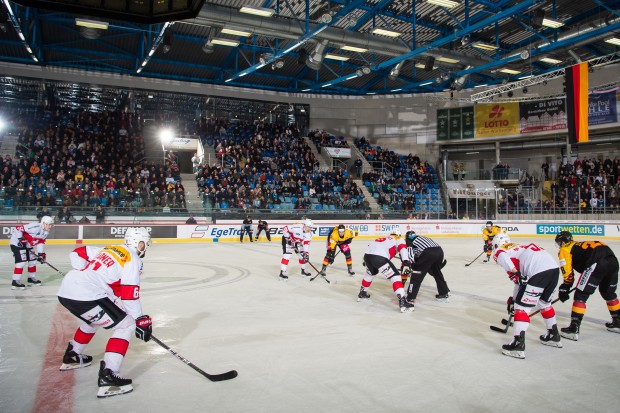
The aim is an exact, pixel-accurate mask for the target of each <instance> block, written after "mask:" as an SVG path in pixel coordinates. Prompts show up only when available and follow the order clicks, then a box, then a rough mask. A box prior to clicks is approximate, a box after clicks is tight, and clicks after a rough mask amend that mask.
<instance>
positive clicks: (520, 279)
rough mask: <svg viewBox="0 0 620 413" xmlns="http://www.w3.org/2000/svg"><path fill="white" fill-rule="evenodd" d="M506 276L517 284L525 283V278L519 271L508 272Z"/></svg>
mask: <svg viewBox="0 0 620 413" xmlns="http://www.w3.org/2000/svg"><path fill="white" fill-rule="evenodd" d="M508 277H510V280H511V281H512V282H513V283H515V284H519V285H525V284H527V278H526V277H525V276H524V275H523V274H521V271H517V272H508Z"/></svg>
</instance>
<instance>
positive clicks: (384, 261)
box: [357, 228, 414, 313]
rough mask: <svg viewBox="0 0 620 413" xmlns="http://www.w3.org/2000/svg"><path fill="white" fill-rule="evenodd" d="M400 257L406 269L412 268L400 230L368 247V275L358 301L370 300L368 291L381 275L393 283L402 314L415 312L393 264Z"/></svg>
mask: <svg viewBox="0 0 620 413" xmlns="http://www.w3.org/2000/svg"><path fill="white" fill-rule="evenodd" d="M396 254H398V255H400V259H401V261H402V262H403V264H404V265H405V267H410V266H411V262H410V261H409V255H408V253H407V246H406V244H405V241H403V239H402V238H401V237H400V229H399V228H395V229H393V230H392V231H390V235H389V236H388V237H382V238H377V239H376V240H374V241H373V242H372V243H371V244H369V245H368V248H367V249H366V253H365V254H364V266H365V267H366V275H364V278H363V279H362V286H361V287H360V292H359V294H358V295H357V301H361V300H367V299H369V298H370V294H368V289H369V288H370V285H371V284H372V281H373V279H374V277H375V275H377V274H379V273H381V275H383V276H385V278H387V279H388V280H390V282H391V283H392V289H393V290H394V293H396V296H397V297H398V304H399V307H400V312H401V313H404V312H411V311H413V310H414V306H413V304H411V303H408V302H407V300H406V298H405V289H404V288H403V282H402V280H401V277H400V273H399V272H398V269H397V268H396V267H395V266H394V264H393V263H392V261H391V260H392V258H394V257H395V256H396Z"/></svg>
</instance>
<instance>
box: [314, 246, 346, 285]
mask: <svg viewBox="0 0 620 413" xmlns="http://www.w3.org/2000/svg"><path fill="white" fill-rule="evenodd" d="M338 254H340V250H338V252H336V254H334V259H335V258H336V257H337V256H338ZM308 264H310V265H312V263H310V262H308ZM312 268H314V265H312ZM314 271H316V272H317V273H318V274H317V275H315V276H314V277H312V278H310V281H314V279H315V278H316V277H318V276H319V275H321V272H320V271H318V270H317V269H316V268H314ZM323 278H325V276H324V275H323ZM325 281H327V282H328V283H329V284H331V283H330V282H329V280H328V279H327V278H325Z"/></svg>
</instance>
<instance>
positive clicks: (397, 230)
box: [390, 227, 400, 237]
mask: <svg viewBox="0 0 620 413" xmlns="http://www.w3.org/2000/svg"><path fill="white" fill-rule="evenodd" d="M390 235H396V236H397V237H400V227H394V228H392V229H391V230H390Z"/></svg>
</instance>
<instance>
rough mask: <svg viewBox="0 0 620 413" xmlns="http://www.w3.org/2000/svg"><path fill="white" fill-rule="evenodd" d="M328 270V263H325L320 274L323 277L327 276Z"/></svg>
mask: <svg viewBox="0 0 620 413" xmlns="http://www.w3.org/2000/svg"><path fill="white" fill-rule="evenodd" d="M326 270H327V266H326V265H324V266H323V268H321V271H319V275H320V276H321V277H325V276H326V275H327V272H326Z"/></svg>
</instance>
